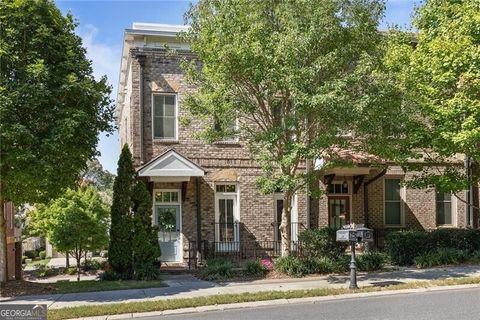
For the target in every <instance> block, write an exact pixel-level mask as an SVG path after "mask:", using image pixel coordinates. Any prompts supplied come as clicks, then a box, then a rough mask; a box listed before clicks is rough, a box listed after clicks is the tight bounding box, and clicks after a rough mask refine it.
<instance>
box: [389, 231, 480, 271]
mask: <svg viewBox="0 0 480 320" xmlns="http://www.w3.org/2000/svg"><path fill="white" fill-rule="evenodd" d="M385 245H386V246H385V247H386V251H387V253H388V255H389V256H390V259H391V261H392V263H394V264H397V265H411V264H413V263H414V258H415V257H417V256H424V255H426V254H427V253H430V252H435V251H437V250H438V249H442V248H443V249H454V250H460V251H464V252H468V253H469V254H472V253H473V252H475V251H478V250H480V230H474V229H437V230H433V231H430V232H425V231H399V232H393V233H391V234H389V235H388V236H387V238H386V240H385ZM419 259H420V260H421V259H422V258H419ZM415 264H416V263H415Z"/></svg>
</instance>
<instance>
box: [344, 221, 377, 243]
mask: <svg viewBox="0 0 480 320" xmlns="http://www.w3.org/2000/svg"><path fill="white" fill-rule="evenodd" d="M337 241H339V242H362V241H367V242H372V241H373V230H372V229H368V228H365V227H364V226H363V224H359V225H345V226H343V227H342V229H340V230H337Z"/></svg>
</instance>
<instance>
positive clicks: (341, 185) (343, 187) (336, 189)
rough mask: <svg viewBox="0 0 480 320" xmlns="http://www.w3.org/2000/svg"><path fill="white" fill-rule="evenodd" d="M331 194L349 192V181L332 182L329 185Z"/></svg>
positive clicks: (328, 189) (328, 190)
mask: <svg viewBox="0 0 480 320" xmlns="http://www.w3.org/2000/svg"><path fill="white" fill-rule="evenodd" d="M327 192H328V193H329V194H349V185H348V182H332V183H330V184H329V185H328V187H327Z"/></svg>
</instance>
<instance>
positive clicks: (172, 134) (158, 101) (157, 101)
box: [153, 94, 177, 140]
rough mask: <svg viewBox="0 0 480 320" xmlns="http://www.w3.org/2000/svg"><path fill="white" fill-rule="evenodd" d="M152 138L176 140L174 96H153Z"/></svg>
mask: <svg viewBox="0 0 480 320" xmlns="http://www.w3.org/2000/svg"><path fill="white" fill-rule="evenodd" d="M153 138H154V139H173V140H176V139H177V103H176V96H174V95H164V94H155V95H153Z"/></svg>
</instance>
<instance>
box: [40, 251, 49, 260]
mask: <svg viewBox="0 0 480 320" xmlns="http://www.w3.org/2000/svg"><path fill="white" fill-rule="evenodd" d="M38 256H39V257H40V259H42V260H43V259H45V258H46V257H47V252H46V251H45V250H43V251H40V252H39V253H38Z"/></svg>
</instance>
